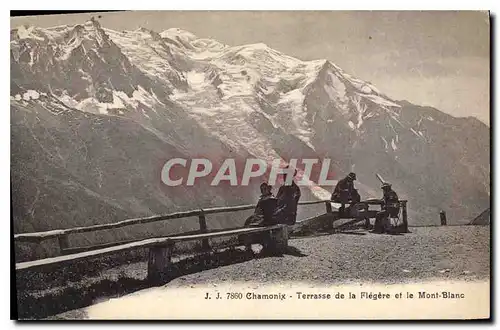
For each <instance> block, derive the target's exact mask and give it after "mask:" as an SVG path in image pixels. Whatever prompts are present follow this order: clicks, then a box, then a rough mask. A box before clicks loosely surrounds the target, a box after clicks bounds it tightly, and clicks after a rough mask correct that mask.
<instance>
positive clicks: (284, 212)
mask: <svg viewBox="0 0 500 330" xmlns="http://www.w3.org/2000/svg"><path fill="white" fill-rule="evenodd" d="M286 168H287V169H288V168H289V167H286ZM295 175H297V170H294V172H293V177H295ZM287 178H288V174H287V173H285V174H283V181H284V182H283V185H282V186H281V187H280V188H279V190H278V193H277V194H276V199H277V205H276V210H275V212H274V216H275V217H276V219H277V221H278V223H281V224H286V225H289V226H291V225H294V224H295V222H296V221H297V206H298V204H299V199H300V196H301V193H300V188H299V186H297V184H296V183H295V181H293V179H292V181H291V183H290V184H288V183H287Z"/></svg>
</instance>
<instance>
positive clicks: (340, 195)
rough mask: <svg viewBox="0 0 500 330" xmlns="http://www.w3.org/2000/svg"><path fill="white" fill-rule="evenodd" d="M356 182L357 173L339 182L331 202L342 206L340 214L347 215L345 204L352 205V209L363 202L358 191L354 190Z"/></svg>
mask: <svg viewBox="0 0 500 330" xmlns="http://www.w3.org/2000/svg"><path fill="white" fill-rule="evenodd" d="M355 180H356V173H353V172H351V173H349V174H348V175H347V176H346V177H345V178H343V179H341V180H339V182H337V185H336V186H335V189H334V190H333V194H332V196H331V198H330V200H331V201H332V202H335V203H340V204H342V206H341V207H340V208H339V213H340V214H345V204H350V205H349V208H350V207H351V206H353V205H354V204H356V203H359V201H360V200H361V196H359V193H358V191H357V190H356V188H354V181H355Z"/></svg>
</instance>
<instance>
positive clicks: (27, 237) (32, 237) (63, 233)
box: [14, 200, 331, 254]
mask: <svg viewBox="0 0 500 330" xmlns="http://www.w3.org/2000/svg"><path fill="white" fill-rule="evenodd" d="M321 203H325V204H326V209H327V212H328V211H329V210H330V212H331V204H330V201H329V200H317V201H305V202H299V205H312V204H321ZM255 206H256V205H255V204H251V205H239V206H230V207H214V208H207V209H198V210H191V211H184V212H175V213H170V214H164V215H155V216H150V217H142V218H134V219H127V220H123V221H119V222H114V223H107V224H100V225H92V226H85V227H75V228H68V229H56V230H50V231H44V232H35V233H22V234H15V235H14V240H15V241H16V242H31V243H39V242H42V241H44V240H49V239H56V238H57V239H58V241H59V248H60V251H61V254H64V253H65V251H66V250H69V241H68V235H70V234H77V233H87V232H94V231H99V230H108V229H115V228H121V227H126V226H133V225H138V224H146V223H152V222H158V221H165V220H173V219H182V218H188V217H198V219H199V225H200V232H202V233H204V232H207V224H206V218H205V216H206V215H207V214H217V213H227V212H237V211H245V210H253V209H254V208H255ZM110 244H113V243H110ZM202 244H203V247H204V248H208V242H207V241H206V240H204V241H203V243H202Z"/></svg>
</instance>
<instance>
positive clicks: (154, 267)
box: [148, 243, 174, 283]
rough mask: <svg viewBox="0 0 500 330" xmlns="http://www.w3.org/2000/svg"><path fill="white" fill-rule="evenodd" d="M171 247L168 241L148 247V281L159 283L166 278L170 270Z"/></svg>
mask: <svg viewBox="0 0 500 330" xmlns="http://www.w3.org/2000/svg"><path fill="white" fill-rule="evenodd" d="M173 247H174V245H173V244H171V243H169V244H167V245H161V246H152V247H150V248H149V259H148V281H150V282H152V283H159V282H162V281H164V280H165V279H166V278H167V274H168V272H169V271H171V269H170V267H171V265H172V250H173Z"/></svg>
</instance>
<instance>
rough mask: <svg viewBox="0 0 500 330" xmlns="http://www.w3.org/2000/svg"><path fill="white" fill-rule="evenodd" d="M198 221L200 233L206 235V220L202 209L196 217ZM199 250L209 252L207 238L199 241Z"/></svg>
mask: <svg viewBox="0 0 500 330" xmlns="http://www.w3.org/2000/svg"><path fill="white" fill-rule="evenodd" d="M198 220H199V222H200V233H206V232H207V219H205V213H204V212H203V209H201V210H200V215H199V216H198ZM201 248H202V249H203V251H208V250H210V244H209V242H208V238H204V239H203V240H202V241H201Z"/></svg>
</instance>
